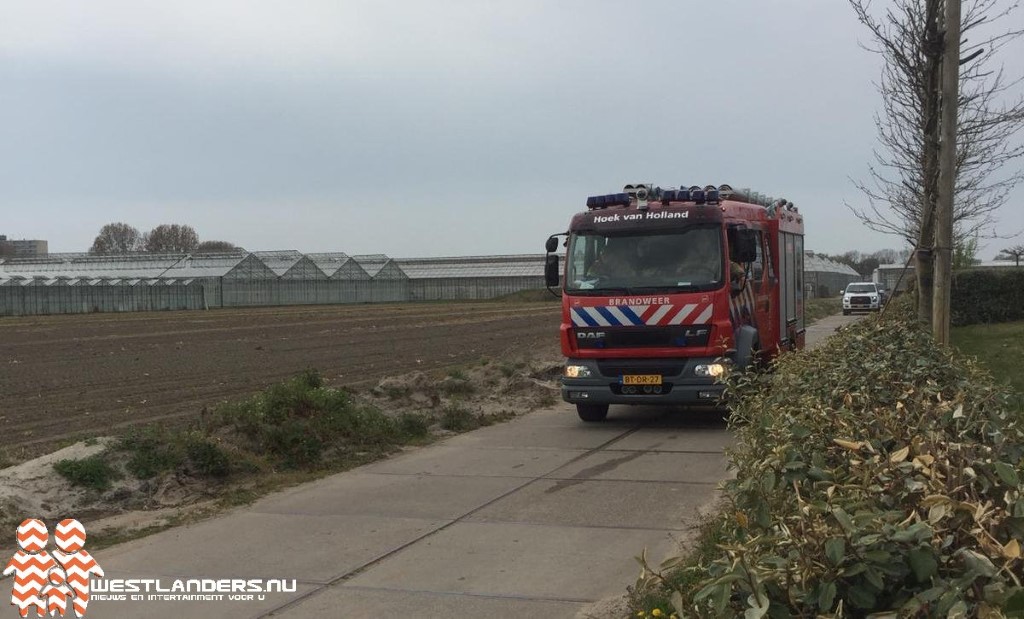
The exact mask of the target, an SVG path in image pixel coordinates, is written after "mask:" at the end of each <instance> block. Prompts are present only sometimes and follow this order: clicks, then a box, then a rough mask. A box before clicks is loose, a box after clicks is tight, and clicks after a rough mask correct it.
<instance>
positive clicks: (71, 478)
mask: <svg viewBox="0 0 1024 619" xmlns="http://www.w3.org/2000/svg"><path fill="white" fill-rule="evenodd" d="M53 468H54V470H56V471H57V473H59V474H60V476H61V477H63V478H64V479H66V480H68V482H70V483H71V485H73V486H80V487H83V488H89V489H90V490H96V491H99V492H102V491H104V490H107V489H108V488H110V486H111V484H112V483H113V482H114V480H116V479H120V478H121V474H120V473H119V472H118V470H117V469H116V468H114V467H113V466H111V464H110V462H108V461H107V458H106V457H105V455H104V454H102V453H99V454H96V455H94V456H89V457H88V458H82V459H80V460H61V461H60V462H57V463H56V464H54V465H53Z"/></svg>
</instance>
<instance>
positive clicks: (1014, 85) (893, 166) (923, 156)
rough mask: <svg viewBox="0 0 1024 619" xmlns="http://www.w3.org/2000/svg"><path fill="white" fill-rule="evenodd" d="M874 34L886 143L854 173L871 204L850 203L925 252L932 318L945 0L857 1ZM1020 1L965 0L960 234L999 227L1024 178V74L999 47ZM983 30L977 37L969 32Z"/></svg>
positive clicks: (922, 310) (880, 123)
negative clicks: (1010, 71) (861, 174)
mask: <svg viewBox="0 0 1024 619" xmlns="http://www.w3.org/2000/svg"><path fill="white" fill-rule="evenodd" d="M849 2H850V5H851V6H852V7H853V9H854V11H855V12H856V14H857V18H858V20H859V21H860V22H861V23H862V24H863V25H864V26H865V27H866V28H867V29H868V31H869V32H870V33H871V38H872V40H873V46H871V47H868V49H869V50H871V51H873V52H876V53H878V54H879V55H880V56H881V57H882V59H883V63H884V64H883V69H882V76H881V79H880V80H879V82H878V83H877V84H876V86H877V88H878V91H879V93H880V94H881V95H882V109H881V111H880V112H879V113H878V114H877V115H876V116H875V126H876V129H877V131H878V138H879V148H878V149H877V150H876V151H875V156H874V159H875V161H874V163H873V164H871V165H870V166H869V169H868V180H866V181H855V184H856V186H857V187H858V188H859V189H860V190H861V191H862V192H863V193H864V195H865V196H866V198H867V201H868V206H867V207H860V208H858V207H850V208H851V210H853V212H854V213H855V214H856V215H857V216H858V217H859V218H860V219H861V221H863V222H864V223H865V224H866V225H867V226H868V227H870V228H872V229H874V230H877V231H881V232H885V233H890V234H897V235H900V236H902V237H903V238H904V239H906V240H907V241H908V242H909V243H910V244H911V245H913V246H917V247H919V249H921V250H923V251H921V252H919V254H918V257H917V258H918V262H917V267H918V268H917V277H918V289H919V291H920V295H919V304H918V312H919V315H920V316H921V317H922V318H923V319H925V320H927V321H928V322H930V321H931V314H932V310H931V297H932V294H931V287H932V286H931V284H932V282H931V279H932V263H931V256H930V250H931V248H932V246H933V242H934V219H933V214H934V207H935V201H936V197H937V189H938V177H939V174H938V152H939V133H938V125H939V122H938V121H939V114H940V111H941V104H942V102H941V100H940V96H939V95H940V89H939V86H940V84H939V77H940V71H941V59H942V49H943V40H942V38H943V31H942V10H941V8H942V1H941V0H893V1H892V3H891V5H890V6H889V8H888V9H887V10H885V11H884V12H883V13H882V14H880V15H876V14H874V13H873V12H872V11H871V0H849ZM1017 8H1018V3H1017V2H1006V1H1005V0H964V1H963V3H962V16H961V40H962V45H961V52H962V54H963V58H962V59H961V67H960V95H959V100H958V102H957V104H958V107H957V110H958V121H959V122H958V128H957V131H958V134H957V165H956V195H955V200H954V207H953V223H954V227H955V230H957V234H958V235H960V237H959V238H961V239H965V238H969V237H972V236H974V235H976V234H979V233H981V234H987V233H991V232H992V231H993V226H994V223H995V220H994V213H995V211H996V210H997V209H999V208H1000V207H1001V206H1002V205H1003V204H1005V203H1006V201H1007V199H1008V198H1009V194H1010V192H1011V190H1012V189H1013V188H1014V187H1015V186H1016V185H1017V184H1018V183H1020V182H1021V180H1024V173H1022V171H1021V170H1020V169H1019V168H1018V169H1010V170H1009V171H1006V170H1005V166H1006V164H1008V163H1010V162H1012V161H1013V160H1015V159H1017V158H1019V157H1021V156H1022V155H1024V144H1021V143H1020V141H1019V140H1017V135H1018V133H1019V132H1020V130H1021V129H1022V128H1024V98H1022V97H1020V96H1019V95H1014V92H1015V91H1016V90H1017V89H1018V87H1019V86H1020V84H1021V80H1020V79H1011V78H1007V77H1006V75H1005V74H1004V71H1003V69H1002V65H1001V63H1000V60H999V53H1000V52H1001V51H1002V50H1003V48H1004V47H1005V46H1006V45H1007V44H1008V43H1010V42H1012V41H1013V40H1015V39H1017V38H1018V37H1020V36H1021V35H1022V34H1024V31H1022V30H1013V29H1006V28H1001V27H1000V26H999V24H1000V23H1002V22H1004V21H1006V18H1007V17H1008V16H1010V15H1012V14H1013V13H1014V12H1015V11H1016V10H1017ZM974 37H977V39H976V40H973V41H972V40H971V39H972V38H974Z"/></svg>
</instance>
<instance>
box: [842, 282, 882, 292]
mask: <svg viewBox="0 0 1024 619" xmlns="http://www.w3.org/2000/svg"><path fill="white" fill-rule="evenodd" d="M846 292H875V285H874V284H850V285H849V286H847V287H846Z"/></svg>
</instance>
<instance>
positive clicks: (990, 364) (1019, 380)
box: [950, 321, 1024, 395]
mask: <svg viewBox="0 0 1024 619" xmlns="http://www.w3.org/2000/svg"><path fill="white" fill-rule="evenodd" d="M950 339H951V341H952V342H953V345H954V346H956V347H957V348H958V349H960V351H961V352H963V353H964V354H967V355H972V356H974V357H977V358H978V361H979V362H981V364H982V365H984V366H985V367H986V368H988V370H989V371H990V372H992V375H993V376H994V377H995V378H996V380H998V381H1001V382H1004V383H1007V384H1009V385H1010V387H1011V388H1012V389H1013V390H1014V391H1016V392H1017V393H1018V394H1021V395H1024V372H1022V371H1021V367H1020V365H1019V364H1020V362H1021V359H1024V321H1017V322H1007V323H1002V324H994V325H970V326H968V327H954V328H953V329H952V330H951V331H950Z"/></svg>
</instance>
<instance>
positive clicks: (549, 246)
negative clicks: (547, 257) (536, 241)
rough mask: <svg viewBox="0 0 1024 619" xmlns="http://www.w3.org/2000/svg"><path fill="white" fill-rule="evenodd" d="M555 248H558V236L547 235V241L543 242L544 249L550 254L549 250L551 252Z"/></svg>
mask: <svg viewBox="0 0 1024 619" xmlns="http://www.w3.org/2000/svg"><path fill="white" fill-rule="evenodd" d="M557 249H558V237H557V236H550V237H548V241H547V242H546V243H544V250H545V251H547V252H548V253H549V254H550V253H551V252H553V251H555V250H557Z"/></svg>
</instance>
